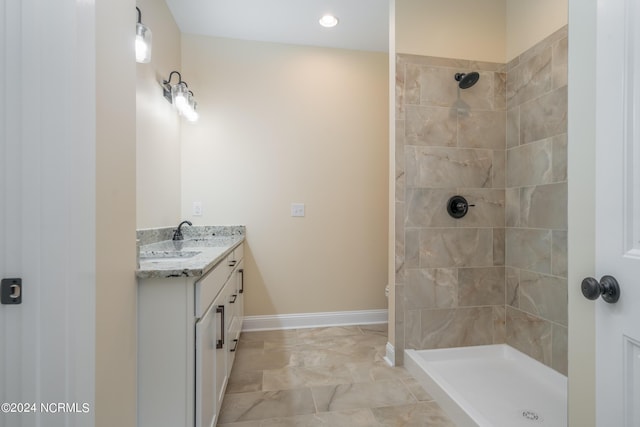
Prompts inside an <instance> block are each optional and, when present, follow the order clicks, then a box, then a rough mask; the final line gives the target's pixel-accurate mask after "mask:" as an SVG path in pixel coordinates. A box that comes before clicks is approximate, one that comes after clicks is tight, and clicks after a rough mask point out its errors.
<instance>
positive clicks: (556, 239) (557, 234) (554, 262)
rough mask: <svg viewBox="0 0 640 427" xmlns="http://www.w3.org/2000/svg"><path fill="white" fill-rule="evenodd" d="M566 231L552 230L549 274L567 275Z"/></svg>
mask: <svg viewBox="0 0 640 427" xmlns="http://www.w3.org/2000/svg"><path fill="white" fill-rule="evenodd" d="M567 267H568V261H567V232H566V231H562V230H553V233H552V235H551V274H553V275H554V276H560V277H567V275H568V268H567Z"/></svg>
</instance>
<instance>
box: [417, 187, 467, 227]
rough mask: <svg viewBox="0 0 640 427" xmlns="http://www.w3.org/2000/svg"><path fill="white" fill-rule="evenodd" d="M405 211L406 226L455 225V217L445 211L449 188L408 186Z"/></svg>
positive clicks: (449, 192)
mask: <svg viewBox="0 0 640 427" xmlns="http://www.w3.org/2000/svg"><path fill="white" fill-rule="evenodd" d="M406 193H407V201H406V212H405V217H406V219H405V222H404V224H405V226H407V227H455V226H456V225H457V223H456V219H455V218H452V217H451V216H450V215H449V214H448V213H447V201H448V200H449V199H450V198H451V196H453V192H452V190H451V189H444V188H408V189H407V192H406Z"/></svg>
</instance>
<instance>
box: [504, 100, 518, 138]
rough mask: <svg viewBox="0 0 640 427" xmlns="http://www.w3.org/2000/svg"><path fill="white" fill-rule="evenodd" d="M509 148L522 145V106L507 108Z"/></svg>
mask: <svg viewBox="0 0 640 427" xmlns="http://www.w3.org/2000/svg"><path fill="white" fill-rule="evenodd" d="M506 134H507V135H506V140H507V148H513V147H517V146H518V145H520V107H519V106H517V107H514V108H509V109H508V110H507V131H506Z"/></svg>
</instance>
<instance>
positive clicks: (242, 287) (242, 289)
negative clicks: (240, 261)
mask: <svg viewBox="0 0 640 427" xmlns="http://www.w3.org/2000/svg"><path fill="white" fill-rule="evenodd" d="M238 273H240V291H238V292H240V293H241V294H243V293H244V268H241V269H240V270H238Z"/></svg>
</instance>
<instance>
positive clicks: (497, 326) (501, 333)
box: [493, 305, 507, 344]
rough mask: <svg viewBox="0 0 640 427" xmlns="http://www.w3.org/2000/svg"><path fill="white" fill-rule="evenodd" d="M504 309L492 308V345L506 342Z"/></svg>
mask: <svg viewBox="0 0 640 427" xmlns="http://www.w3.org/2000/svg"><path fill="white" fill-rule="evenodd" d="M506 316H507V314H506V308H505V306H504V305H502V306H493V344H504V343H505V342H506V340H507V319H506Z"/></svg>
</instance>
